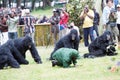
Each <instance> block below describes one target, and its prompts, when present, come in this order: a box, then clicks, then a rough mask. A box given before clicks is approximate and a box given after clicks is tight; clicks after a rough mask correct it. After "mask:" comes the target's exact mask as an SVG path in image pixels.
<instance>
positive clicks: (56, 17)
mask: <svg viewBox="0 0 120 80" xmlns="http://www.w3.org/2000/svg"><path fill="white" fill-rule="evenodd" d="M59 21H60V16H59V14H58V12H57V11H56V9H53V15H52V17H51V18H50V20H49V22H50V23H51V25H52V27H51V32H52V33H53V38H54V44H56V42H57V36H58V33H59Z"/></svg>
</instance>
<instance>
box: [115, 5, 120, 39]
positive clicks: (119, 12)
mask: <svg viewBox="0 0 120 80" xmlns="http://www.w3.org/2000/svg"><path fill="white" fill-rule="evenodd" d="M116 14H117V22H116V23H117V27H118V30H119V36H118V40H119V41H120V4H118V5H117V13H116Z"/></svg>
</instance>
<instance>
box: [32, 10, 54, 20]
mask: <svg viewBox="0 0 120 80" xmlns="http://www.w3.org/2000/svg"><path fill="white" fill-rule="evenodd" d="M31 14H32V15H34V16H35V17H38V18H40V17H42V16H44V15H46V16H47V17H51V16H52V8H47V9H39V10H34V11H32V13H31Z"/></svg>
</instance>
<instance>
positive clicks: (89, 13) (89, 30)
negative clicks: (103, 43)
mask: <svg viewBox="0 0 120 80" xmlns="http://www.w3.org/2000/svg"><path fill="white" fill-rule="evenodd" d="M80 19H82V20H84V22H83V36H84V45H85V47H88V46H89V41H88V39H89V36H90V39H91V41H93V40H94V36H93V20H94V12H93V10H91V9H89V7H88V5H86V6H85V7H84V10H83V11H82V13H81V15H80Z"/></svg>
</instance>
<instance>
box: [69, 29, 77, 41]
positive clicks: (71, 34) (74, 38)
mask: <svg viewBox="0 0 120 80" xmlns="http://www.w3.org/2000/svg"><path fill="white" fill-rule="evenodd" d="M70 37H71V38H70V39H71V40H72V41H74V40H76V38H78V32H77V30H75V29H72V30H71V31H70Z"/></svg>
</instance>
